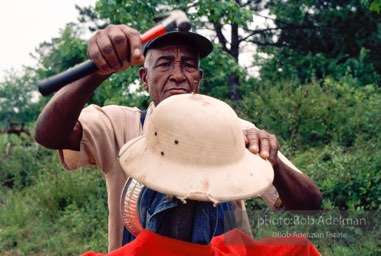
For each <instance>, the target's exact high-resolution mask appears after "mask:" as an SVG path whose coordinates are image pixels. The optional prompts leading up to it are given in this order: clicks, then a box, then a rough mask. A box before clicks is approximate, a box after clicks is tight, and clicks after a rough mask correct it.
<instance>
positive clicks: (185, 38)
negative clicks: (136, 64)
mask: <svg viewBox="0 0 381 256" xmlns="http://www.w3.org/2000/svg"><path fill="white" fill-rule="evenodd" d="M169 41H172V42H186V43H190V44H191V45H194V46H195V47H197V48H198V50H199V54H200V58H204V57H206V56H207V55H209V53H211V52H212V50H213V44H212V42H211V41H210V40H209V39H207V38H206V37H204V36H202V35H200V34H197V33H194V32H190V31H189V32H180V31H171V32H167V33H165V34H164V35H162V36H160V37H158V38H156V39H154V40H151V41H149V42H148V43H146V44H145V45H144V46H143V54H144V55H146V53H147V51H148V49H151V48H154V47H155V46H158V45H161V44H163V43H165V42H169Z"/></svg>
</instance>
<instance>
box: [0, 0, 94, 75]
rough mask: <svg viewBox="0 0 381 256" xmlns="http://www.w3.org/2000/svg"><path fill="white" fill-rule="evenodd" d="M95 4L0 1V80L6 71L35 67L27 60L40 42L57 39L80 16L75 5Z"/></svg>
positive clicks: (82, 0) (71, 0)
mask: <svg viewBox="0 0 381 256" xmlns="http://www.w3.org/2000/svg"><path fill="white" fill-rule="evenodd" d="M95 2H96V0H0V35H1V37H0V80H2V79H3V78H4V74H5V72H4V71H6V70H11V69H14V70H16V71H17V70H20V69H21V67H22V66H23V65H28V66H30V65H34V64H35V61H33V60H32V58H31V57H30V56H29V54H30V53H33V52H34V49H35V48H36V47H37V46H38V45H39V44H40V43H42V42H43V41H49V40H50V39H51V38H53V37H57V36H58V35H59V31H60V29H62V28H64V27H65V24H66V23H68V22H72V21H73V22H76V21H77V18H78V16H79V14H78V11H77V10H76V9H75V5H76V4H77V5H79V6H89V5H91V6H94V5H95Z"/></svg>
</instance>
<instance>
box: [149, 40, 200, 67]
mask: <svg viewBox="0 0 381 256" xmlns="http://www.w3.org/2000/svg"><path fill="white" fill-rule="evenodd" d="M163 55H166V56H174V57H187V58H188V59H190V58H192V59H194V60H195V61H197V62H198V61H199V59H200V58H199V52H198V49H197V48H196V47H194V46H192V45H191V44H190V43H186V42H181V43H176V42H173V43H166V44H160V45H156V46H155V47H152V48H150V49H149V50H148V51H147V54H146V61H152V60H154V59H157V58H159V57H160V56H163Z"/></svg>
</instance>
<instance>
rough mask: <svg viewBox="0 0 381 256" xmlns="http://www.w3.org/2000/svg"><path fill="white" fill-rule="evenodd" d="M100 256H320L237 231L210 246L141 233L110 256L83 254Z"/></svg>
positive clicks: (297, 241) (292, 240) (307, 245)
mask: <svg viewBox="0 0 381 256" xmlns="http://www.w3.org/2000/svg"><path fill="white" fill-rule="evenodd" d="M101 255H108V256H130V255H166V256H180V255H182V256H184V255H197V256H203V255H213V256H226V255H234V256H240V255H242V256H244V255H271V256H279V255H287V256H289V255H300V256H315V255H320V253H319V252H318V251H317V250H316V248H315V247H314V246H313V244H312V243H311V242H310V241H309V240H308V239H307V238H305V237H282V238H265V239H261V240H258V241H255V240H253V239H251V238H250V237H248V236H247V235H245V234H243V233H242V232H241V231H239V230H238V229H233V230H231V231H229V232H227V233H225V234H223V235H220V236H216V237H214V238H213V239H212V241H211V242H210V244H209V245H199V244H192V243H188V242H184V241H180V240H176V239H172V238H169V237H165V236H160V235H158V234H155V233H153V232H151V231H148V230H143V231H142V232H141V233H140V234H139V236H138V237H137V238H136V239H135V240H134V241H132V242H131V243H128V244H126V245H125V246H123V247H121V248H119V249H117V250H115V251H112V252H110V253H109V254H101V253H94V252H93V251H90V252H87V253H85V254H82V256H101Z"/></svg>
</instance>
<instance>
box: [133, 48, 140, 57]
mask: <svg viewBox="0 0 381 256" xmlns="http://www.w3.org/2000/svg"><path fill="white" fill-rule="evenodd" d="M139 55H140V49H135V50H134V56H136V57H137V56H139Z"/></svg>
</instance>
